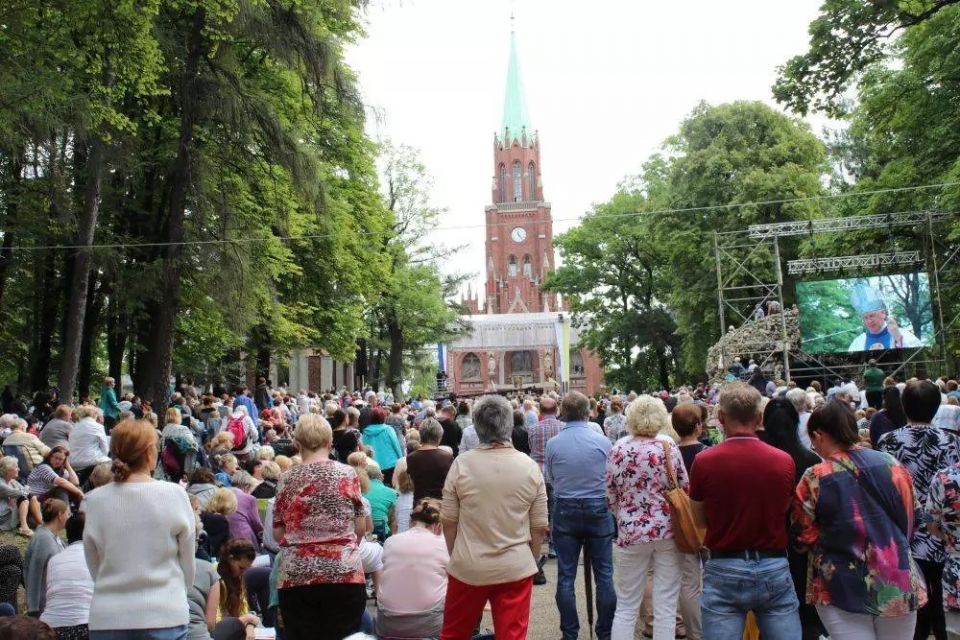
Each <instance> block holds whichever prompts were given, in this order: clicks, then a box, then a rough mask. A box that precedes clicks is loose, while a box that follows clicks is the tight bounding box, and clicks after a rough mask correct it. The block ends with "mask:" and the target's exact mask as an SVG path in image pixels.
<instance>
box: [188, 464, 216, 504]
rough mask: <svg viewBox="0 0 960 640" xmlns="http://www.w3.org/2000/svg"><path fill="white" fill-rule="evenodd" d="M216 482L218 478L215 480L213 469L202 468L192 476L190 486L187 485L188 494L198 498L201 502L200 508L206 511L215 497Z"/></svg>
mask: <svg viewBox="0 0 960 640" xmlns="http://www.w3.org/2000/svg"><path fill="white" fill-rule="evenodd" d="M216 482H217V481H216V478H214V476H213V471H212V470H211V469H208V468H206V467H200V468H199V469H197V470H196V471H194V472H193V475H192V476H190V484H189V485H187V494H188V495H191V496H196V497H197V500H199V501H200V506H201V507H202V508H204V509H206V508H207V503H208V502H210V498H212V497H213V494H214V492H216V490H217V484H216Z"/></svg>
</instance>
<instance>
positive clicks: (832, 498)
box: [791, 448, 926, 617]
mask: <svg viewBox="0 0 960 640" xmlns="http://www.w3.org/2000/svg"><path fill="white" fill-rule="evenodd" d="M918 508H919V504H918V503H917V501H916V499H915V497H914V493H913V483H912V481H911V479H910V474H909V473H908V472H907V470H906V469H905V468H904V467H903V466H901V465H900V464H899V463H898V462H897V461H896V460H895V459H894V458H893V456H891V455H889V454H886V453H883V452H880V451H873V450H871V449H861V448H854V449H850V450H849V451H841V452H837V453H834V454H832V455H830V456H827V458H826V459H824V461H823V462H821V463H820V464H817V465H814V466H812V467H810V468H809V469H807V471H806V473H804V474H803V478H802V479H801V480H800V483H799V484H798V485H797V489H796V494H795V495H794V500H793V507H792V514H791V519H792V522H793V527H794V532H795V534H796V539H797V544H798V545H800V546H801V547H802V548H806V549H807V550H808V551H809V553H810V563H809V568H808V577H807V603H808V604H812V605H831V606H834V607H837V608H839V609H842V610H844V611H847V612H850V613H859V614H866V615H872V616H880V617H897V616H903V615H907V614H908V613H910V612H911V611H915V610H916V609H917V608H918V607H920V606H922V605H923V604H924V603H925V601H926V592H925V590H924V588H923V579H922V577H921V575H920V573H919V571H918V570H917V568H916V565H915V564H914V562H913V556H912V553H911V551H910V538H911V535H912V534H913V531H914V523H915V522H916V520H915V518H916V516H917V515H918Z"/></svg>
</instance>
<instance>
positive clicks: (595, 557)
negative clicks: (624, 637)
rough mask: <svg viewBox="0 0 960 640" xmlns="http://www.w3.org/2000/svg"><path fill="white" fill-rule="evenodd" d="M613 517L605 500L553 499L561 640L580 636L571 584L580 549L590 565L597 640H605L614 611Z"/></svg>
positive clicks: (575, 602) (575, 601)
mask: <svg viewBox="0 0 960 640" xmlns="http://www.w3.org/2000/svg"><path fill="white" fill-rule="evenodd" d="M613 537H614V524H613V514H612V513H610V510H609V509H608V508H607V500H606V498H556V499H555V500H554V506H553V546H554V549H555V550H556V553H557V609H559V610H560V631H561V632H562V633H563V638H564V640H576V638H577V636H578V634H579V632H580V619H579V618H578V617H577V596H576V592H575V591H574V582H575V581H576V578H577V564H578V562H579V560H580V548H581V547H586V550H587V553H588V554H589V555H590V563H591V564H592V565H593V576H594V582H595V587H594V588H595V591H596V598H597V625H596V631H597V638H598V639H599V640H607V639H608V638H609V637H610V627H611V625H612V624H613V614H614V611H616V608H617V596H616V593H615V592H614V589H613V557H612V551H613Z"/></svg>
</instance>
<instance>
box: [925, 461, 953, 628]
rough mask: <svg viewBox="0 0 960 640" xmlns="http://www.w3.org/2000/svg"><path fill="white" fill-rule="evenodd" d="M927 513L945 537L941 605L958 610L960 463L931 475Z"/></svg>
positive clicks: (948, 609) (947, 608)
mask: <svg viewBox="0 0 960 640" xmlns="http://www.w3.org/2000/svg"><path fill="white" fill-rule="evenodd" d="M926 512H927V516H928V517H929V520H930V522H931V523H932V524H935V525H937V527H939V528H940V530H941V531H943V533H944V534H945V536H946V544H945V547H946V561H945V562H944V564H943V608H944V609H946V610H947V611H952V612H954V613H956V612H958V611H960V465H953V466H951V467H948V468H946V469H943V470H941V471H938V472H937V473H936V474H935V475H934V476H933V481H932V482H931V483H930V492H929V493H928V494H927V505H926Z"/></svg>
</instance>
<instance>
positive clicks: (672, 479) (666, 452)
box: [660, 440, 677, 489]
mask: <svg viewBox="0 0 960 640" xmlns="http://www.w3.org/2000/svg"><path fill="white" fill-rule="evenodd" d="M660 444H661V445H662V446H663V456H664V463H665V464H666V465H667V480H668V481H669V484H668V485H667V489H676V488H677V474H676V471H674V469H673V460H672V459H671V456H670V443H669V442H666V441H665V440H661V441H660Z"/></svg>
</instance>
